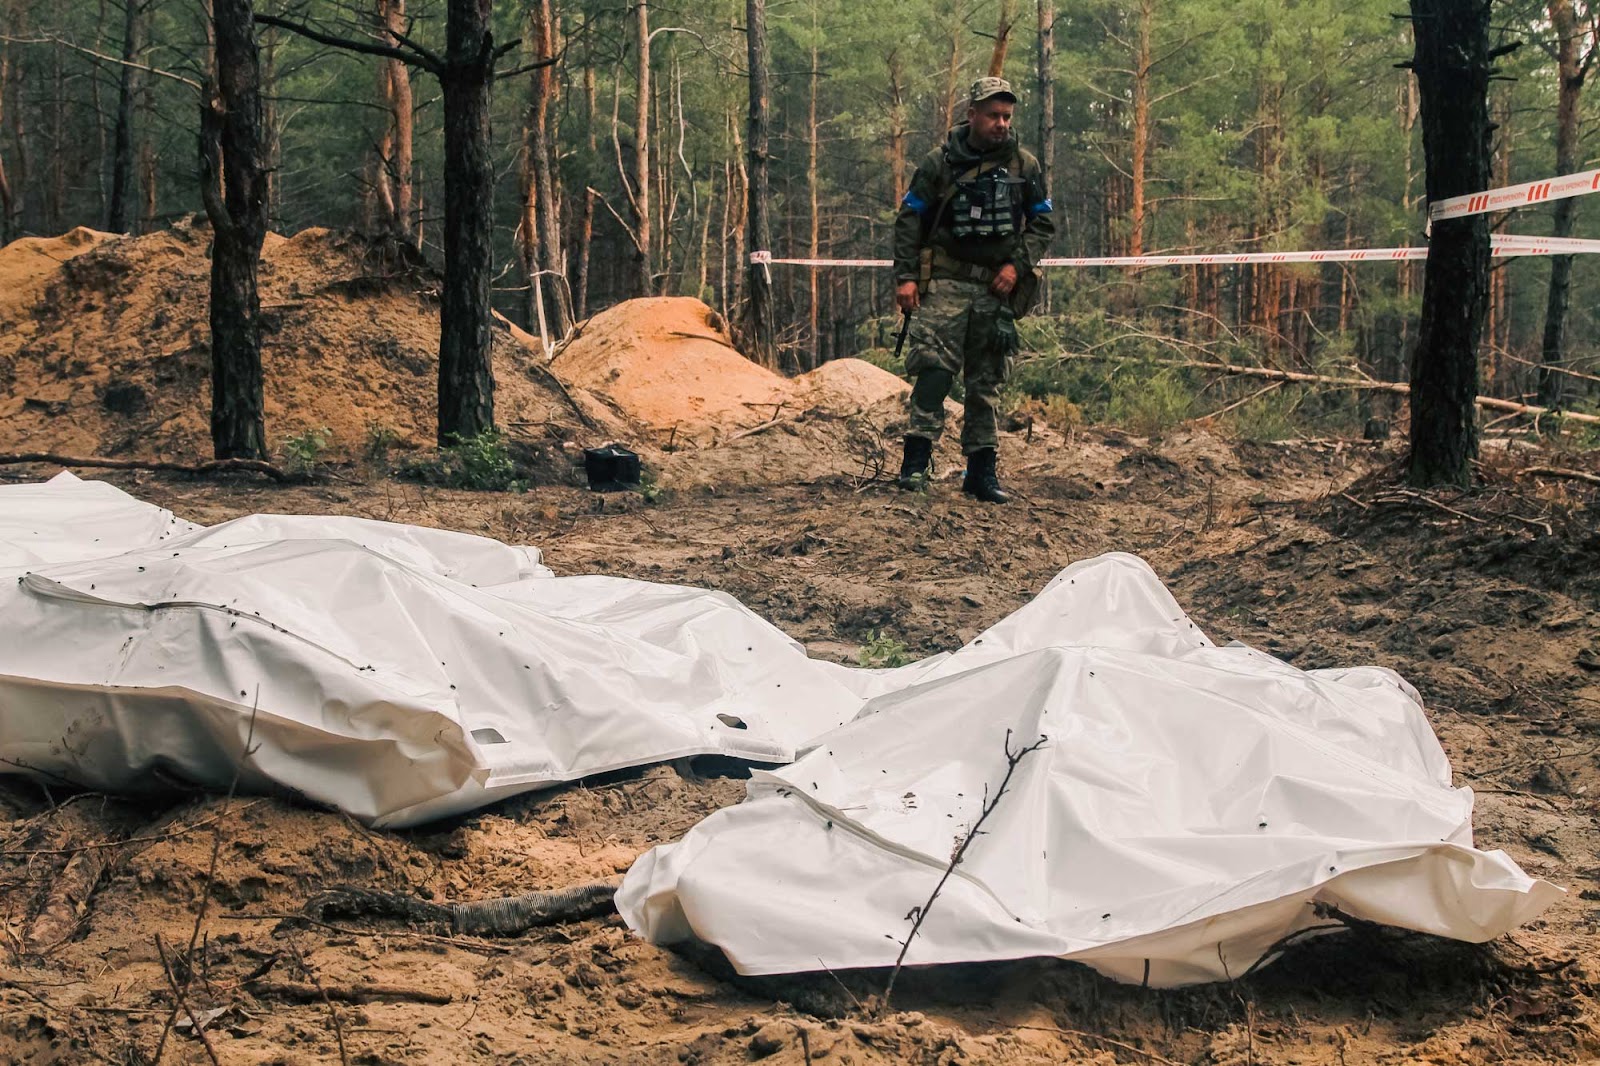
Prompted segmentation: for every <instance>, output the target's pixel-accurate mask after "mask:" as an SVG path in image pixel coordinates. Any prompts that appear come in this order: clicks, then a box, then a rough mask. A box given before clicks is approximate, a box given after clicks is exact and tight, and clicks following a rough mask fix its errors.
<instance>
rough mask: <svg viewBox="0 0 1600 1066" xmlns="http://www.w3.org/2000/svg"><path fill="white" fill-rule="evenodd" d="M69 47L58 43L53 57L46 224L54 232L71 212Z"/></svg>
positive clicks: (60, 228)
mask: <svg viewBox="0 0 1600 1066" xmlns="http://www.w3.org/2000/svg"><path fill="white" fill-rule="evenodd" d="M65 51H66V45H64V44H62V43H61V42H60V41H57V42H56V46H55V49H54V50H53V51H52V53H51V54H52V55H53V56H54V58H55V66H54V71H53V75H52V80H53V81H54V82H55V91H54V94H53V96H52V98H51V101H50V105H51V106H50V184H49V185H48V186H47V187H46V195H45V201H44V203H45V211H46V215H45V218H46V223H45V225H46V226H47V227H48V228H49V230H50V232H51V233H59V232H61V231H62V230H64V229H65V228H66V223H65V219H66V213H67V166H66V161H67V65H66V62H65V59H64V56H63V53H64V52H65Z"/></svg>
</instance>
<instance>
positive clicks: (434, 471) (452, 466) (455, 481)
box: [400, 429, 528, 492]
mask: <svg viewBox="0 0 1600 1066" xmlns="http://www.w3.org/2000/svg"><path fill="white" fill-rule="evenodd" d="M400 475H401V476H402V477H410V478H415V479H417V480H419V481H428V482H432V483H433V484H436V485H446V486H448V487H450V488H456V489H477V490H480V491H486V492H526V491H527V489H528V484H527V482H526V481H524V480H522V479H520V478H519V477H518V476H517V464H516V462H515V461H514V460H513V459H512V457H511V452H510V449H509V448H507V446H506V436H505V434H504V433H502V432H500V430H498V429H486V430H484V431H483V432H482V433H480V434H478V435H477V436H476V437H469V438H467V439H466V440H457V441H456V443H454V444H451V445H449V446H447V447H444V448H440V449H439V452H438V454H437V455H436V456H434V457H432V458H425V459H416V460H413V461H411V462H409V463H407V464H405V465H404V466H402V467H401V470H400Z"/></svg>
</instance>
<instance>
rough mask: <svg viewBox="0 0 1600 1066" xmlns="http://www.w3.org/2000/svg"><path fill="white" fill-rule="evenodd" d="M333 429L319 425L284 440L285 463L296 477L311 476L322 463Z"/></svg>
mask: <svg viewBox="0 0 1600 1066" xmlns="http://www.w3.org/2000/svg"><path fill="white" fill-rule="evenodd" d="M331 439H333V431H332V430H330V429H329V428H328V427H327V426H317V427H315V428H312V429H307V430H306V431H305V432H304V433H297V434H295V435H293V436H290V437H285V438H284V440H283V464H284V466H285V467H286V468H287V469H288V472H289V473H290V474H292V475H294V476H295V477H311V476H312V475H313V474H315V473H316V470H317V467H318V466H319V465H321V463H322V456H323V453H325V452H326V451H327V450H328V441H330V440H331Z"/></svg>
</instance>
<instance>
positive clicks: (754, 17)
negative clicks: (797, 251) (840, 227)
mask: <svg viewBox="0 0 1600 1066" xmlns="http://www.w3.org/2000/svg"><path fill="white" fill-rule="evenodd" d="M745 26H746V27H747V29H746V40H747V47H748V53H749V62H750V145H749V160H750V162H749V180H748V185H747V187H746V190H745V196H746V197H747V204H748V207H749V224H748V226H747V234H746V241H747V243H748V244H749V247H750V250H751V251H771V250H772V233H771V230H770V228H769V226H768V222H767V194H768V190H767V160H768V153H767V3H766V0H745ZM749 278H750V282H749V284H750V306H749V312H748V314H749V317H748V318H747V320H746V331H745V332H746V337H747V344H748V347H749V355H750V358H751V359H753V360H755V361H756V362H757V363H759V364H761V365H762V366H765V367H769V368H776V367H777V364H778V360H777V353H776V351H774V349H773V342H772V335H773V328H772V327H773V315H772V311H773V308H772V286H771V283H770V281H769V279H768V276H767V267H766V265H765V264H764V263H751V264H750V265H749Z"/></svg>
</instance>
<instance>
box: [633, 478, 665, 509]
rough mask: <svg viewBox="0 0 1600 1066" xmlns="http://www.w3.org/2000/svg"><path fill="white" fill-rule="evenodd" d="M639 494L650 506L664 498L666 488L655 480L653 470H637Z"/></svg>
mask: <svg viewBox="0 0 1600 1066" xmlns="http://www.w3.org/2000/svg"><path fill="white" fill-rule="evenodd" d="M639 495H640V496H641V497H643V499H644V502H645V503H648V504H650V505H652V506H654V505H655V504H658V503H660V502H661V501H662V500H663V499H664V498H665V495H666V490H665V489H663V488H662V487H661V483H660V482H659V481H657V480H656V475H655V471H653V470H649V469H645V470H641V471H639Z"/></svg>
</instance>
